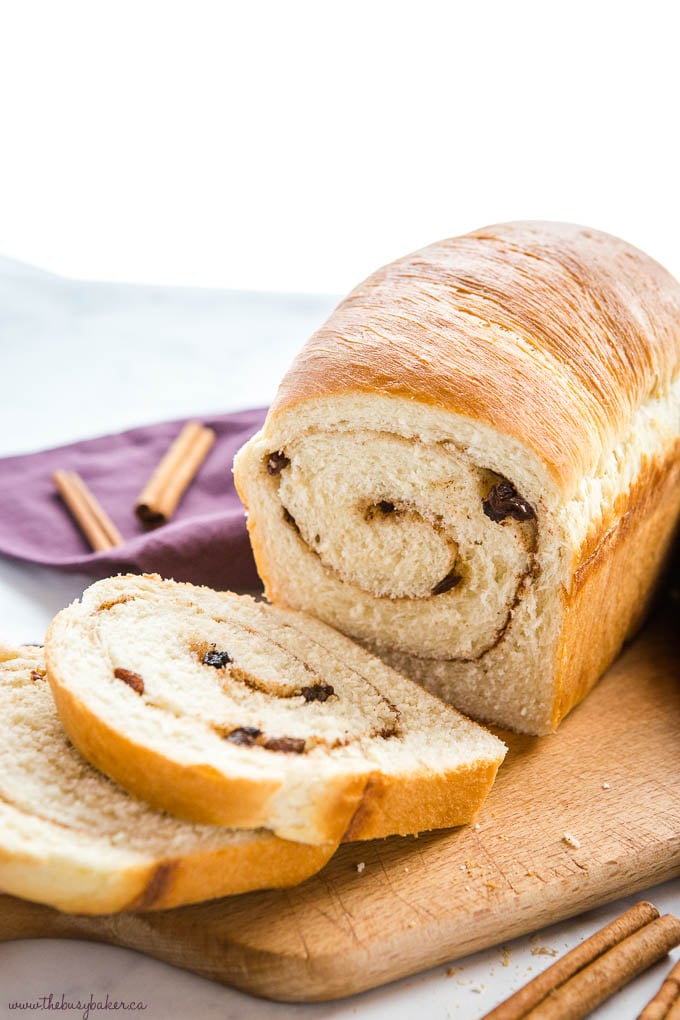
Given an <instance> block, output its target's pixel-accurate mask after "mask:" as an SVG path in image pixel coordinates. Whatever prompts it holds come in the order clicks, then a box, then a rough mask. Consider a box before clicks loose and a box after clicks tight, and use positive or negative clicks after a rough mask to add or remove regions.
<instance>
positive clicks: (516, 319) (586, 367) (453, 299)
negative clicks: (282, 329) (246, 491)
mask: <svg viewBox="0 0 680 1020" xmlns="http://www.w3.org/2000/svg"><path fill="white" fill-rule="evenodd" d="M679 321H680V285H678V283H677V281H676V280H674V279H673V277H672V276H670V274H669V273H668V272H666V270H665V269H663V268H662V267H661V266H660V265H659V264H658V263H657V262H655V261H654V260H653V259H651V258H649V257H648V256H647V255H645V254H644V253H642V252H641V251H639V250H638V249H636V248H634V247H633V246H631V245H629V244H626V243H625V242H624V241H621V240H619V239H618V238H615V237H611V236H610V235H608V234H604V233H601V232H598V231H594V230H587V229H585V228H583V227H577V226H572V225H569V224H556V223H508V224H501V225H499V226H494V227H488V228H486V229H484V230H478V231H475V232H474V233H472V234H468V235H465V236H463V237H455V238H452V239H450V240H445V241H441V242H439V243H437V244H433V245H430V246H429V247H427V248H424V249H423V250H422V251H418V252H415V253H414V254H412V255H409V256H407V257H406V258H403V259H400V260H398V261H397V262H393V263H391V264H390V265H388V266H385V267H384V268H382V269H380V270H378V271H377V272H376V273H374V274H373V275H372V276H370V277H369V278H368V279H367V280H366V281H365V282H364V283H362V284H360V285H359V286H358V287H356V288H355V290H353V291H352V293H351V294H349V296H348V297H347V298H345V300H344V301H342V302H341V303H340V304H339V305H338V307H337V308H336V310H335V311H334V312H333V314H332V315H331V316H330V318H329V319H328V321H327V322H326V323H325V325H323V326H322V327H321V328H320V329H319V330H317V332H316V333H315V334H314V335H313V336H312V337H311V339H310V340H309V341H308V343H307V344H306V345H305V347H304V349H303V350H302V351H301V353H300V354H299V355H298V357H297V358H296V360H295V361H294V362H293V365H292V366H291V368H290V370H289V371H288V373H287V374H286V376H285V377H284V379H283V381H282V383H281V386H280V389H279V391H278V394H277V397H276V400H275V402H274V404H273V407H272V411H271V414H272V417H273V418H275V417H276V416H277V415H278V414H279V413H280V412H282V411H284V410H289V409H291V408H293V407H295V406H296V405H298V404H301V403H302V402H304V401H306V400H310V399H316V398H319V397H322V398H327V397H330V396H333V395H339V394H346V393H360V392H364V393H374V392H376V391H379V392H380V391H382V392H385V393H389V394H392V395H399V396H402V397H406V398H408V399H415V400H418V401H422V402H424V403H426V404H435V405H438V406H440V407H442V408H444V409H446V410H449V411H452V412H455V413H458V414H462V415H466V416H468V417H469V418H471V419H473V420H476V421H479V422H484V423H486V424H488V425H491V426H492V427H493V428H496V429H498V430H500V431H501V432H504V433H506V434H508V435H510V436H513V437H514V438H517V439H519V440H521V441H522V442H524V443H526V445H527V446H529V447H530V448H531V449H533V450H534V451H535V453H536V454H537V455H538V457H539V458H540V460H541V461H542V462H543V463H544V464H545V465H546V467H547V469H548V470H549V471H550V473H551V475H552V476H553V477H554V479H555V480H556V482H557V484H558V485H559V486H560V487H561V488H562V491H563V492H564V493H569V492H571V491H572V490H573V486H574V484H575V482H576V480H577V479H578V478H580V477H582V476H583V475H587V474H590V473H591V472H592V471H593V470H594V469H595V467H596V465H597V463H598V460H599V458H600V457H601V455H602V453H603V451H604V450H606V449H607V448H609V447H611V446H612V445H613V443H614V442H615V439H616V437H617V436H618V435H620V434H621V433H622V432H623V431H625V429H626V428H627V426H628V423H629V421H630V418H631V415H632V412H633V409H634V408H635V407H637V406H638V405H639V404H640V403H642V402H643V401H644V400H645V399H646V398H648V397H650V396H658V395H661V394H663V393H665V392H666V391H667V390H668V387H669V386H670V383H671V381H672V379H673V378H675V377H676V376H677V374H678V368H679V366H680V329H679V328H678V322H679Z"/></svg>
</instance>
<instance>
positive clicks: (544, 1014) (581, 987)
mask: <svg viewBox="0 0 680 1020" xmlns="http://www.w3.org/2000/svg"><path fill="white" fill-rule="evenodd" d="M679 944H680V921H678V920H677V918H675V917H672V916H671V915H670V914H668V915H666V916H665V917H663V918H660V917H659V911H658V910H657V909H656V907H654V906H652V904H651V903H646V902H642V903H637V904H636V905H635V906H634V907H631V909H630V910H627V911H626V912H625V913H624V914H622V915H621V916H620V917H618V918H616V920H614V921H612V922H611V924H608V925H606V926H605V927H604V928H602V929H601V930H600V931H599V932H596V933H595V934H594V935H592V936H591V937H590V938H588V939H586V940H585V941H584V942H582V943H581V945H580V946H577V947H576V948H575V949H572V950H571V952H569V953H566V954H565V955H564V956H563V957H562V958H561V959H559V960H557V961H556V962H555V963H554V964H552V966H550V967H548V968H547V969H546V970H544V971H543V973H542V974H539V976H538V977H537V978H534V980H533V981H530V982H529V983H528V984H527V985H525V986H524V988H521V989H520V990H519V991H518V992H516V993H515V994H514V995H512V996H510V998H509V999H506V1000H505V1002H503V1003H501V1004H500V1006H497V1007H496V1009H494V1010H492V1011H491V1012H490V1013H488V1014H487V1015H486V1017H484V1020H523V1018H525V1017H526V1018H527V1020H548V1018H556V1020H577V1018H579V1017H584V1016H587V1015H588V1013H589V1012H590V1011H591V1010H593V1009H595V1006H596V1005H598V1004H599V1003H600V1002H603V1001H604V1000H605V999H606V998H608V996H610V995H612V994H613V993H614V992H615V991H617V990H618V989H619V988H622V987H623V986H624V985H625V984H626V983H627V982H628V981H630V980H632V978H633V977H636V976H637V974H640V973H642V971H643V970H645V969H646V968H647V967H649V966H651V965H652V963H655V962H656V961H657V960H659V959H661V958H662V957H663V956H665V954H666V953H667V952H668V951H669V950H670V949H672V948H673V946H675V945H679Z"/></svg>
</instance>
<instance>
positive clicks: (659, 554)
mask: <svg viewBox="0 0 680 1020" xmlns="http://www.w3.org/2000/svg"><path fill="white" fill-rule="evenodd" d="M679 517H680V440H678V441H677V442H676V443H675V445H674V446H673V447H671V449H670V450H669V451H668V454H667V456H666V457H665V458H663V459H662V458H655V459H653V460H650V459H647V461H646V462H645V464H644V466H643V469H642V471H641V472H640V475H639V476H638V478H637V480H636V482H635V484H634V485H633V486H632V487H631V488H630V489H629V490H628V491H627V492H625V493H622V494H621V495H620V496H619V497H618V499H617V501H616V504H615V506H614V507H613V509H612V510H611V511H610V513H609V515H608V516H607V518H605V520H604V521H603V522H602V525H601V527H600V528H598V529H597V530H596V531H593V532H591V534H589V536H588V538H587V539H586V541H585V542H584V543H583V545H582V547H581V549H580V551H579V554H578V557H577V560H576V564H575V569H574V583H573V585H572V587H571V590H570V591H569V592H566V591H563V596H562V598H563V605H564V625H563V629H562V633H561V636H560V643H559V647H558V651H557V673H556V698H555V704H554V710H553V728H554V729H556V728H557V726H558V725H559V723H560V721H561V720H562V719H563V718H564V717H565V715H567V713H568V712H569V711H570V710H571V709H572V708H573V707H574V705H576V704H578V702H579V701H581V699H582V698H584V697H585V695H586V694H587V693H588V691H589V690H590V688H591V687H592V686H593V685H594V684H595V682H596V681H597V680H598V678H599V677H600V676H601V675H602V673H603V672H604V671H605V669H606V668H607V666H608V665H609V663H610V662H612V661H613V660H614V659H615V658H616V656H617V655H618V653H619V651H620V650H621V647H622V645H623V643H624V641H627V640H628V639H629V638H631V637H633V636H634V634H635V632H636V630H637V629H638V627H639V626H640V624H641V623H642V622H643V620H644V618H645V615H646V613H647V610H648V608H649V604H650V601H651V599H652V596H653V594H654V580H655V579H656V578H658V576H659V575H660V572H661V569H662V566H663V563H664V561H665V559H666V556H667V554H668V551H669V549H670V547H671V544H672V541H673V536H674V534H675V531H676V528H677V521H678V519H679Z"/></svg>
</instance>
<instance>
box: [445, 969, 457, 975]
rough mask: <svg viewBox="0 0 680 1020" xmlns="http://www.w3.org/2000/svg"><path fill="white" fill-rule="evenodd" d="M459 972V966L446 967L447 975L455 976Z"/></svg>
mask: <svg viewBox="0 0 680 1020" xmlns="http://www.w3.org/2000/svg"><path fill="white" fill-rule="evenodd" d="M457 973H458V967H447V968H446V976H447V977H454V976H455V975H456V974H457Z"/></svg>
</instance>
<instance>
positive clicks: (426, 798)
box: [343, 759, 500, 843]
mask: <svg viewBox="0 0 680 1020" xmlns="http://www.w3.org/2000/svg"><path fill="white" fill-rule="evenodd" d="M499 765H500V761H499V760H498V759H496V760H494V761H491V760H489V761H481V760H480V761H476V762H474V764H472V765H470V766H465V767H461V768H459V769H455V770H450V771H447V772H445V773H443V774H442V775H440V776H438V777H437V778H436V779H434V778H433V777H432V776H426V775H423V776H421V777H420V778H419V779H415V778H414V779H411V781H410V782H407V783H403V784H402V783H400V782H399V781H398V780H396V781H395V778H394V777H389V778H388V777H386V776H381V775H379V774H376V775H374V776H371V777H370V778H369V781H368V783H367V785H366V789H365V790H364V795H363V798H362V800H361V804H360V805H359V807H358V808H357V811H356V812H355V814H354V817H353V818H352V821H351V822H350V824H349V827H348V828H347V831H346V832H345V835H344V836H343V842H345V843H349V842H353V841H354V840H360V839H379V838H382V837H383V836H389V835H392V834H393V833H396V834H398V835H400V836H411V835H416V834H417V833H419V832H428V831H429V830H430V829H435V828H442V827H451V828H453V827H454V826H457V825H466V824H468V823H469V822H470V821H472V819H473V818H474V816H475V814H476V813H477V811H478V810H479V808H480V807H481V805H482V803H483V802H484V800H485V799H486V797H487V794H488V793H489V790H490V789H491V787H492V786H493V783H494V780H495V778H496V773H497V772H498V768H499Z"/></svg>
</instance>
